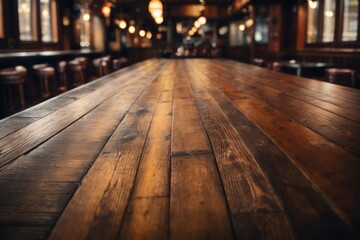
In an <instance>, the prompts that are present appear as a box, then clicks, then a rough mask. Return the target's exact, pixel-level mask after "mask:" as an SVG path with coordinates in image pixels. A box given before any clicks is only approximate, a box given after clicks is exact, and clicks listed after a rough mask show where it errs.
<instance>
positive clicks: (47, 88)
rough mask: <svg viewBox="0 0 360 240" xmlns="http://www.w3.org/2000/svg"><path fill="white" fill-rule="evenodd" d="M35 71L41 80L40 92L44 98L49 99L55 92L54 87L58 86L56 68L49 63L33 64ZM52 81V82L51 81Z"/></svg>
mask: <svg viewBox="0 0 360 240" xmlns="http://www.w3.org/2000/svg"><path fill="white" fill-rule="evenodd" d="M33 70H34V73H35V75H36V77H37V78H38V80H39V81H40V92H41V97H42V99H43V100H44V99H47V98H49V97H51V96H53V95H55V94H54V91H53V90H52V89H54V88H55V86H56V74H55V68H53V67H50V66H49V65H48V64H36V65H34V66H33ZM50 81H51V82H50Z"/></svg>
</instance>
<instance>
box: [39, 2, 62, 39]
mask: <svg viewBox="0 0 360 240" xmlns="http://www.w3.org/2000/svg"><path fill="white" fill-rule="evenodd" d="M40 12H41V15H40V16H41V40H42V41H43V42H57V41H58V36H57V21H56V20H57V18H56V16H57V15H56V2H55V0H40Z"/></svg>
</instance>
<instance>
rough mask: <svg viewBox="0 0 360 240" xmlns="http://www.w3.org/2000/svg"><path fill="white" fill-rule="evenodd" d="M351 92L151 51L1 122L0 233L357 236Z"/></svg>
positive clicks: (359, 147) (359, 106) (357, 162)
mask: <svg viewBox="0 0 360 240" xmlns="http://www.w3.org/2000/svg"><path fill="white" fill-rule="evenodd" d="M359 202H360V92H359V90H357V89H350V88H346V87H341V86H337V85H333V84H330V83H325V82H320V81H317V80H311V79H305V78H300V77H295V76H291V75H286V74H282V73H278V72H272V71H269V70H266V69H263V68H260V67H256V66H251V65H246V64H242V63H238V62H234V61H230V60H224V59H211V60H209V59H181V60H162V59H153V60H148V61H145V62H142V63H139V64H136V65H133V66H130V67H128V68H124V69H122V70H120V71H118V72H114V73H112V74H111V75H108V76H106V77H103V78H100V79H98V80H96V81H93V82H91V83H89V84H86V85H84V86H82V87H80V88H77V89H73V90H72V91H69V92H67V93H65V94H62V95H59V96H58V97H56V98H53V99H50V100H48V101H46V102H44V103H42V104H39V105H37V106H34V107H32V108H30V109H27V110H25V111H23V112H20V113H18V114H16V115H13V116H10V117H8V118H7V119H4V120H2V121H0V239H358V238H359V237H360V232H359V231H360V230H359V229H360V204H359Z"/></svg>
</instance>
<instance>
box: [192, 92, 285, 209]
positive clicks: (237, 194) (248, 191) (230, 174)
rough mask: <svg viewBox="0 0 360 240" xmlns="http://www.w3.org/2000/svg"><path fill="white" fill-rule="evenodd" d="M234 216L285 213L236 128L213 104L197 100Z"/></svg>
mask: <svg viewBox="0 0 360 240" xmlns="http://www.w3.org/2000/svg"><path fill="white" fill-rule="evenodd" d="M197 102H198V103H197V104H198V107H199V110H200V114H201V117H202V119H203V122H204V125H205V128H206V131H207V133H208V134H209V137H210V141H211V144H212V146H213V150H214V153H215V156H216V160H217V163H218V167H219V171H220V174H221V177H222V180H223V183H224V188H225V192H226V195H227V199H228V202H229V206H230V210H231V213H232V214H237V213H241V212H258V211H262V212H274V211H282V209H283V208H282V206H281V203H280V202H279V201H278V199H277V197H276V194H275V193H274V191H273V189H272V187H271V185H270V184H269V182H268V180H267V178H266V177H265V175H264V174H263V172H262V171H261V169H260V168H259V166H258V164H257V162H256V160H255V159H254V158H253V156H252V155H251V154H250V152H249V150H248V149H247V147H246V145H245V144H244V143H243V141H242V140H241V136H239V135H238V134H237V132H236V130H235V129H234V128H233V126H232V125H231V124H230V123H229V122H228V121H227V120H226V118H225V117H224V116H223V113H222V112H221V110H220V109H219V108H218V107H217V106H216V105H215V104H214V103H213V102H212V101H209V100H201V99H199V100H197Z"/></svg>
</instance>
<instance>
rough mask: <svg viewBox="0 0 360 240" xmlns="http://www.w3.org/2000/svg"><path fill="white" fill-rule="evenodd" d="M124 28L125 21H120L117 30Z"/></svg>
mask: <svg viewBox="0 0 360 240" xmlns="http://www.w3.org/2000/svg"><path fill="white" fill-rule="evenodd" d="M126 26H127V24H126V21H125V20H120V21H119V28H121V29H125V28H126Z"/></svg>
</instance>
